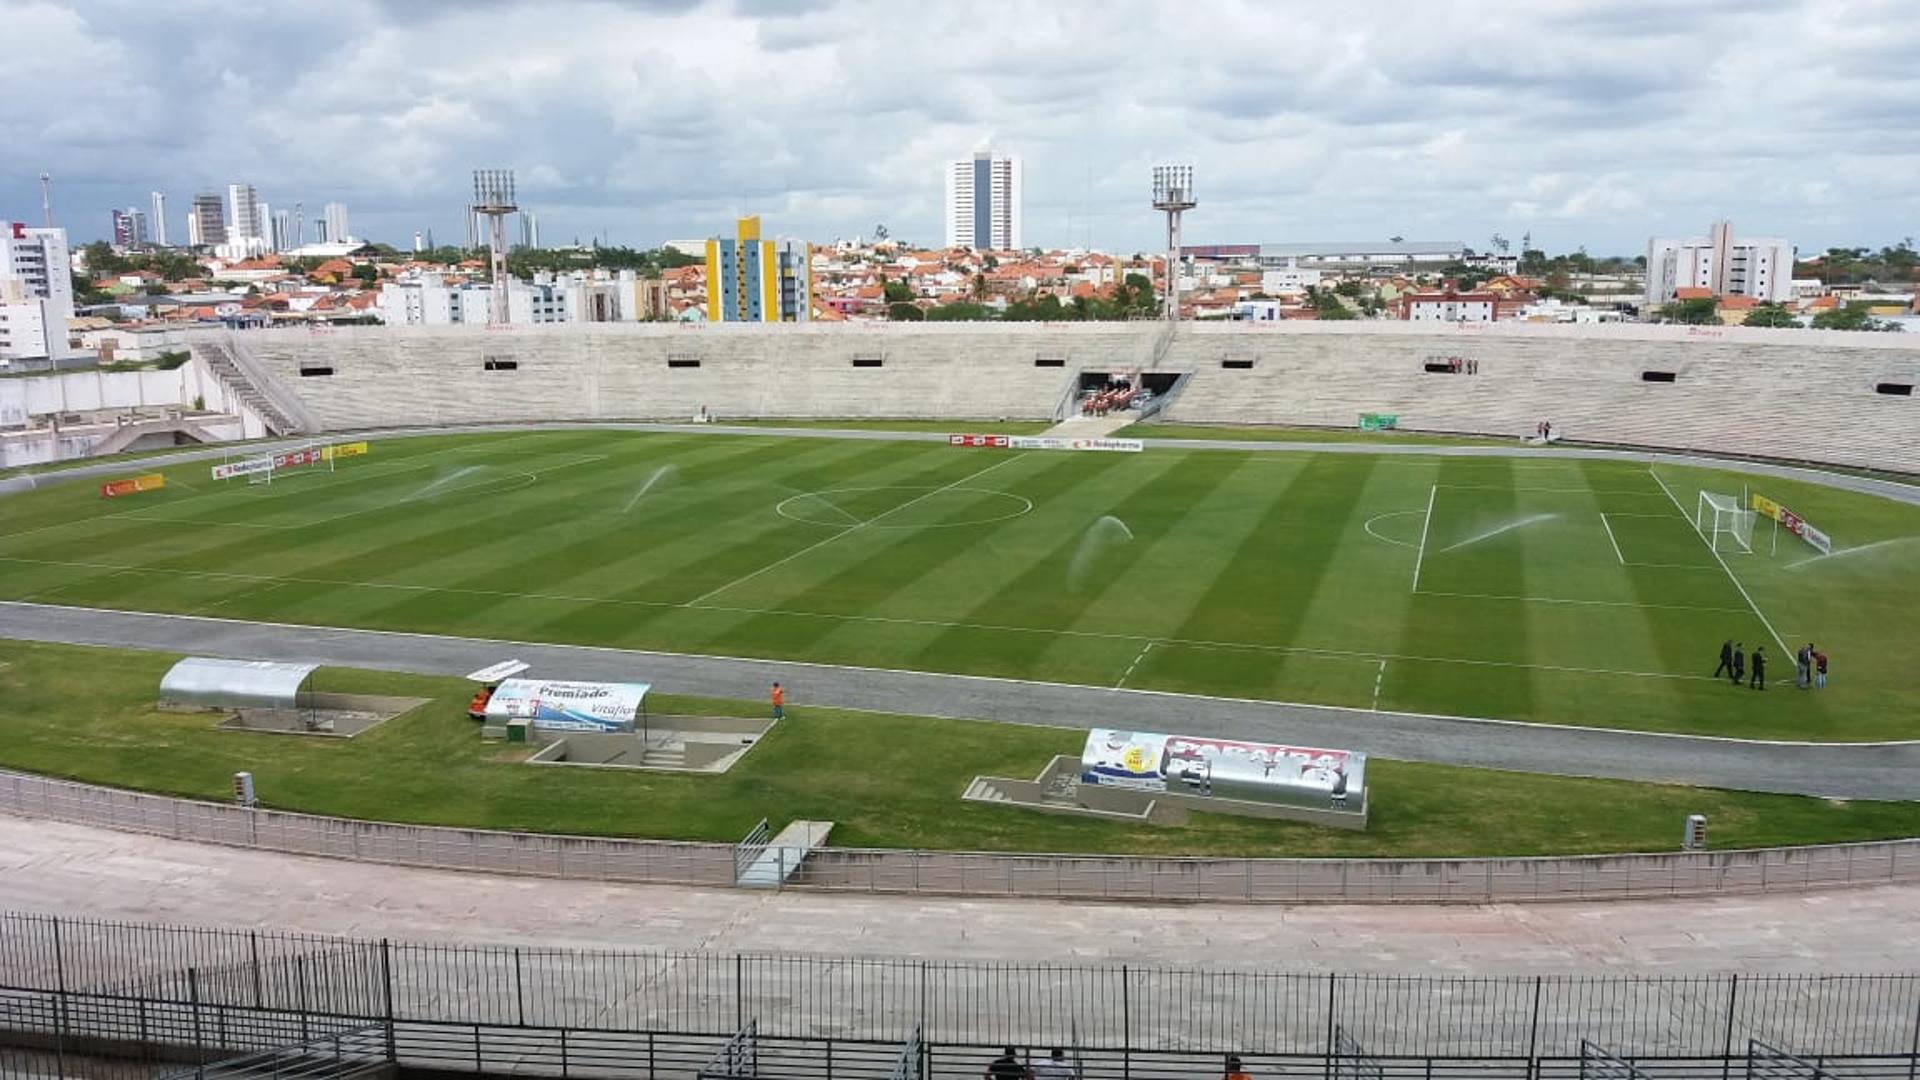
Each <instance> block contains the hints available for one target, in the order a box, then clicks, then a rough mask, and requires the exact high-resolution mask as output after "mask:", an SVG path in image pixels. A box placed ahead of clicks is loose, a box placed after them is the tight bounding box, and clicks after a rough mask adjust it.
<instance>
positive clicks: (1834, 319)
mask: <svg viewBox="0 0 1920 1080" xmlns="http://www.w3.org/2000/svg"><path fill="white" fill-rule="evenodd" d="M1813 328H1814V329H1815V330H1880V331H1888V330H1899V329H1900V324H1899V323H1896V322H1883V321H1882V320H1880V319H1876V318H1874V317H1873V314H1872V312H1871V311H1870V310H1869V308H1868V305H1866V304H1848V305H1847V306H1846V307H1843V308H1835V309H1833V310H1832V311H1823V312H1821V313H1820V314H1818V315H1815V316H1814V317H1813Z"/></svg>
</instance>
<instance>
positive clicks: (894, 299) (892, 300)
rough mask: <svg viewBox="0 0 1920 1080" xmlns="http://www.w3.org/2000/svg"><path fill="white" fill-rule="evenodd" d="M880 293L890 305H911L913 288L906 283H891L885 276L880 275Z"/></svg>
mask: <svg viewBox="0 0 1920 1080" xmlns="http://www.w3.org/2000/svg"><path fill="white" fill-rule="evenodd" d="M880 293H881V295H882V296H885V297H886V299H887V303H889V304H911V303H912V302H913V288H912V287H911V286H909V285H908V284H907V283H906V282H904V281H889V280H887V276H886V275H885V274H882V275H880Z"/></svg>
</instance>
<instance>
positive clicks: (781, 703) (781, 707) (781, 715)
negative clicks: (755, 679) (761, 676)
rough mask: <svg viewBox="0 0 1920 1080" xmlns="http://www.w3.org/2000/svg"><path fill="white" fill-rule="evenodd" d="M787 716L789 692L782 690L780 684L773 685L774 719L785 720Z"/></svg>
mask: <svg viewBox="0 0 1920 1080" xmlns="http://www.w3.org/2000/svg"><path fill="white" fill-rule="evenodd" d="M786 715H787V692H786V691H785V690H782V689H780V684H779V683H774V684H773V718H774V719H775V720H784V719H786Z"/></svg>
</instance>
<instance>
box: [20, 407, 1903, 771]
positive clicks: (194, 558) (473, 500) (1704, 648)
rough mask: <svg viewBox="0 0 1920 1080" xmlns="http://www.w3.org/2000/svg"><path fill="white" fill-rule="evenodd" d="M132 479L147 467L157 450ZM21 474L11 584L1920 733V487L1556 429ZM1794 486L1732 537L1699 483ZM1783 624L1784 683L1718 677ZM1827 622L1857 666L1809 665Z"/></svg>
mask: <svg viewBox="0 0 1920 1080" xmlns="http://www.w3.org/2000/svg"><path fill="white" fill-rule="evenodd" d="M128 471H129V473H133V472H138V471H140V468H139V466H137V465H130V466H129V469H128ZM164 471H165V472H166V474H167V477H168V484H167V487H166V488H165V490H163V491H159V492H151V493H146V494H141V495H136V496H130V497H126V498H122V499H115V500H103V499H101V498H99V497H98V495H97V492H96V490H95V489H94V487H93V486H92V485H88V484H78V483H73V484H59V485H52V486H49V487H47V488H44V489H41V490H38V491H34V492H30V493H26V494H22V495H17V496H13V497H10V498H8V499H7V500H6V501H5V503H4V507H3V510H4V512H3V513H0V598H5V599H20V600H35V601H41V602H46V603H58V604H78V605H93V606H101V607H116V608H132V609H144V610H152V611H163V612H180V613H192V614H209V615H217V616H225V617H232V618H251V619H271V620H277V621H286V622H300V623H312V624H322V625H342V626H355V627H370V628H379V629H397V630H410V631H422V632H433V633H447V634H461V635H471V636H486V637H501V638H512V639H522V640H542V641H557V642H575V643H587V644H596V645H612V646H625V647H637V648H649V649H665V650H673V651H679V652H697V653H711V654H720V655H737V656H754V657H778V658H790V659H799V660H809V661H816V662H824V663H840V664H853V665H863V666H873V667H886V668H903V669H919V670H929V671H947V672H962V673H969V674H982V675H994V676H1003V677H1012V678H1026V679H1038V680H1046V681H1056V682H1071V683H1082V684H1088V685H1096V686H1125V687H1128V688H1140V689H1158V690H1168V691H1178V692H1187V693H1201V694H1213V695H1224V696H1232V697H1247V698H1259V699H1269V700H1279V701H1297V702H1311V703H1321V704H1332V705H1345V706H1355V707H1359V708H1379V709H1383V710H1385V709H1393V710H1408V711H1418V712H1431V713H1442V714H1451V715H1466V716H1486V717H1498V718H1509V719H1519V720H1531V721H1540V722H1548V723H1568V724H1589V725H1599V726H1607V727H1625V728H1638V729H1647V730H1662V731H1680V732H1693V733H1710V734H1725V735H1736V736H1742V737H1750V738H1784V739H1809V740H1866V739H1893V738H1912V737H1915V736H1916V735H1917V734H1920V710H1917V709H1916V705H1920V691H1916V690H1915V688H1914V687H1913V685H1912V680H1911V679H1910V678H1909V677H1908V668H1909V667H1910V662H1911V660H1910V656H1909V653H1910V652H1911V645H1910V643H1911V641H1912V639H1913V635H1912V633H1911V629H1912V626H1913V616H1912V614H1911V613H1912V612H1913V611H1914V610H1915V609H1916V603H1917V602H1920V562H1916V556H1917V555H1920V545H1916V544H1915V543H1913V541H1915V540H1916V539H1920V507H1913V506H1908V505H1904V504H1900V503H1895V502H1891V501H1887V500H1882V499H1877V498H1872V497H1868V496H1863V495H1858V494H1853V493H1848V492H1843V491H1838V490H1834V489H1830V488H1825V487H1821V486H1817V485H1813V484H1807V483H1801V482H1794V481H1786V480H1776V479H1771V478H1765V477H1749V476H1743V475H1741V474H1739V473H1737V472H1727V471H1710V470H1700V469H1691V468H1679V467H1670V466H1664V465H1663V466H1660V467H1658V469H1657V471H1656V470H1653V469H1649V467H1648V466H1647V465H1645V464H1641V463H1632V462H1624V461H1607V462H1585V461H1571V460H1561V459H1552V458H1546V457H1530V456H1516V457H1513V458H1488V457H1439V456H1401V455H1385V454H1378V455H1376V454H1364V453H1318V454H1315V453H1292V452H1287V453H1257V452H1235V451H1222V450H1212V449H1203V448H1194V449H1170V448H1164V447H1156V448H1154V449H1151V450H1149V451H1148V452H1146V453H1142V454H1099V453H1063V452H1044V451H1031V452H1022V451H1008V450H974V449H957V448H950V447H948V446H946V445H944V444H940V443H927V442H899V441H871V440H855V439H826V438H821V439H815V438H777V437H754V436H721V435H705V434H703V435H682V434H671V433H648V434H641V433H632V432H613V431H568V432H543V433H531V434H527V433H522V434H502V435H460V436H433V437H422V438H406V439H389V440H384V441H377V442H375V443H374V444H373V449H372V453H371V454H369V455H367V456H365V457H360V458H353V459H347V460H343V461H342V462H341V463H340V466H339V469H338V471H337V472H324V471H311V472H305V473H301V472H283V473H280V474H278V475H277V476H276V477H275V479H274V481H273V482H272V483H271V484H248V483H246V482H245V481H244V480H230V481H224V482H222V481H214V480H211V479H210V478H209V476H208V466H207V465H206V464H205V463H196V464H191V465H185V464H182V465H174V466H168V467H167V468H165V470H164ZM1749 488H1750V489H1751V490H1752V491H1755V492H1758V493H1762V494H1765V495H1767V496H1769V497H1771V498H1774V499H1776V500H1778V501H1779V502H1781V503H1784V504H1785V505H1787V506H1788V507H1790V508H1792V509H1793V510H1794V511H1795V512H1797V513H1799V514H1800V515H1801V516H1802V517H1804V518H1806V519H1807V520H1810V521H1812V522H1814V523H1815V524H1816V525H1818V526H1819V527H1820V528H1822V529H1824V530H1825V531H1826V532H1827V533H1829V534H1831V535H1832V536H1833V537H1834V541H1835V550H1836V554H1834V555H1831V556H1827V557H1824V558H1822V557H1816V553H1815V552H1814V551H1813V550H1812V549H1811V548H1809V547H1807V546H1806V545H1805V544H1804V543H1803V542H1802V541H1801V540H1799V539H1798V538H1796V537H1794V536H1791V535H1787V534H1784V533H1782V534H1781V535H1780V537H1779V539H1778V548H1777V551H1776V550H1774V538H1773V536H1772V534H1771V532H1770V531H1769V528H1770V523H1769V522H1766V521H1764V520H1763V521H1761V522H1759V523H1758V525H1757V526H1756V528H1755V531H1754V543H1753V547H1754V552H1753V553H1751V554H1748V553H1739V552H1727V551H1723V552H1722V553H1720V554H1718V555H1716V553H1715V552H1714V551H1712V550H1710V548H1709V546H1708V545H1707V544H1706V543H1705V542H1704V541H1703V539H1702V537H1701V536H1700V535H1699V534H1698V533H1696V532H1695V530H1694V527H1693V525H1692V524H1691V522H1690V517H1691V515H1692V514H1693V512H1694V509H1695V506H1696V503H1697V498H1698V493H1699V492H1700V491H1701V490H1702V489H1705V490H1709V491H1715V492H1721V493H1726V494H1731V495H1735V496H1738V495H1740V494H1741V493H1742V491H1743V490H1746V489H1749ZM1726 638H1735V639H1738V640H1740V641H1741V642H1743V643H1744V644H1745V646H1746V648H1747V650H1749V651H1751V650H1752V649H1753V648H1754V647H1755V646H1756V645H1761V646H1764V647H1765V649H1766V651H1767V653H1768V654H1769V658H1770V662H1769V669H1768V676H1769V681H1770V683H1771V685H1772V686H1773V687H1774V689H1773V690H1771V691H1769V692H1768V693H1765V694H1760V693H1755V692H1751V691H1749V690H1746V689H1744V688H1743V689H1739V690H1736V689H1734V688H1732V687H1731V686H1729V684H1728V683H1727V682H1726V681H1725V680H1724V679H1714V678H1712V677H1711V676H1710V672H1711V671H1712V670H1713V667H1714V665H1715V662H1716V661H1717V659H1718V655H1717V654H1718V651H1719V647H1720V643H1721V641H1722V640H1723V639H1726ZM1808 640H1811V641H1814V642H1816V643H1817V644H1818V645H1819V647H1820V648H1821V649H1822V651H1825V652H1827V653H1828V654H1829V655H1830V656H1831V657H1832V660H1833V678H1832V683H1831V685H1830V686H1829V687H1828V688H1827V689H1825V690H1823V691H1819V692H1810V693H1795V692H1794V691H1793V689H1792V681H1793V665H1792V656H1791V652H1792V650H1791V648H1783V647H1782V646H1783V644H1784V645H1786V646H1795V647H1797V646H1798V645H1799V644H1801V643H1804V642H1806V641H1808Z"/></svg>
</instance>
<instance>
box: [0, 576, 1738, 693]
mask: <svg viewBox="0 0 1920 1080" xmlns="http://www.w3.org/2000/svg"><path fill="white" fill-rule="evenodd" d="M0 563H27V564H31V565H36V566H67V567H78V568H84V569H95V570H124V571H127V572H130V573H136V574H163V575H169V576H173V577H189V578H207V579H210V580H214V581H257V582H277V583H280V584H287V585H327V586H332V587H335V588H347V589H384V590H388V591H394V592H414V593H448V594H452V595H459V596H487V597H496V598H501V599H507V600H556V601H562V602H565V603H575V604H619V605H623V606H627V607H644V608H654V609H659V610H673V609H682V608H684V609H686V610H688V611H718V612H723V613H726V614H732V615H776V616H780V617H782V618H792V619H824V620H827V621H829V622H860V623H884V624H892V625H898V626H921V627H930V628H933V629H938V630H981V631H987V632H990V633H996V634H1034V635H1040V636H1044V637H1067V638H1086V639H1090V640H1100V641H1141V642H1145V641H1152V642H1155V643H1156V644H1158V645H1160V646H1161V647H1163V648H1165V647H1177V648H1191V649H1212V650H1236V651H1242V652H1264V653H1273V654H1277V655H1283V656H1315V657H1326V658H1331V659H1341V660H1360V661H1365V662H1373V661H1378V660H1404V661H1407V662H1409V663H1424V664H1467V665H1470V666H1474V667H1497V668H1512V669H1514V670H1524V671H1560V672H1571V673H1574V674H1583V675H1625V676H1632V677H1634V678H1640V679H1708V678H1709V677H1708V676H1705V675H1688V674H1677V673H1674V672H1670V671H1630V670H1626V669H1622V668H1590V667H1575V666H1568V665H1559V664H1526V663H1521V662H1519V661H1517V660H1479V659H1473V658H1467V657H1456V656H1422V655H1419V654H1416V653H1383V652H1372V651H1369V650H1365V649H1332V648H1320V647H1316V646H1311V645H1265V644H1261V643H1259V642H1251V641H1210V640H1206V639H1204V638H1169V637H1154V636H1149V635H1146V634H1123V633H1116V632H1112V631H1100V630H1058V629H1049V628H1046V627H1037V626H1004V625H997V624H993V623H970V622H953V621H949V620H945V619H910V618H899V617H893V616H885V615H842V614H835V613H830V612H823V611H792V610H787V609H783V608H749V607H729V606H726V605H722V604H699V605H694V604H687V603H673V602H670V601H665V600H635V599H615V598H602V597H593V596H569V595H566V594H563V593H528V592H513V591H511V590H506V589H472V588H462V587H459V586H452V585H412V584H405V583H402V582H390V581H351V580H342V579H339V578H309V577H282V576H277V575H272V574H242V573H235V572H232V571H225V570H184V569H178V568H174V567H158V566H121V565H118V564H115V563H89V562H76V561H72V560H64V559H28V558H22V557H20V556H13V555H0ZM1422 595H1439V596H1444V595H1447V594H1445V593H1432V594H1422ZM1493 599H1510V598H1508V597H1494V598H1493ZM7 603H18V604H28V603H33V601H28V600H19V599H16V600H4V599H0V604H7ZM39 606H42V607H49V608H71V609H74V610H80V611H118V610H122V609H118V608H97V607H89V606H83V605H71V604H50V603H42V604H40V605H39ZM1625 606H1629V607H1631V606H1635V605H1625ZM127 614H132V615H149V616H153V617H156V618H167V617H170V616H171V615H172V613H169V612H154V611H127ZM185 617H187V618H199V617H200V616H195V615H191V614H189V615H186V616H185ZM208 617H209V618H211V617H213V616H208ZM229 621H242V622H244V621H247V620H229ZM255 621H257V620H255ZM261 625H275V626H280V625H285V626H295V625H300V624H297V623H264V622H263V623H261ZM349 629H351V630H352V632H355V633H395V634H403V635H406V636H409V637H418V638H445V637H446V636H447V635H436V634H425V633H417V632H413V631H405V630H393V631H387V630H364V629H356V628H349ZM462 640H465V639H462ZM553 644H560V643H553ZM567 647H568V648H612V646H589V645H581V646H571V645H570V646H567ZM626 651H641V652H646V651H649V650H626ZM651 651H658V650H651ZM671 655H696V654H679V653H674V654H671ZM769 662H774V661H769ZM777 662H779V663H788V662H789V661H777ZM792 663H796V664H801V665H806V664H807V663H808V662H807V661H792ZM811 666H814V667H835V666H845V665H833V664H812V665H811ZM888 670H891V669H888ZM935 674H939V673H937V672H936V673H935ZM1014 681H1019V680H1014ZM1710 681H1712V680H1710ZM1063 685H1064V684H1063ZM1556 726H1558V725H1556Z"/></svg>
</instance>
